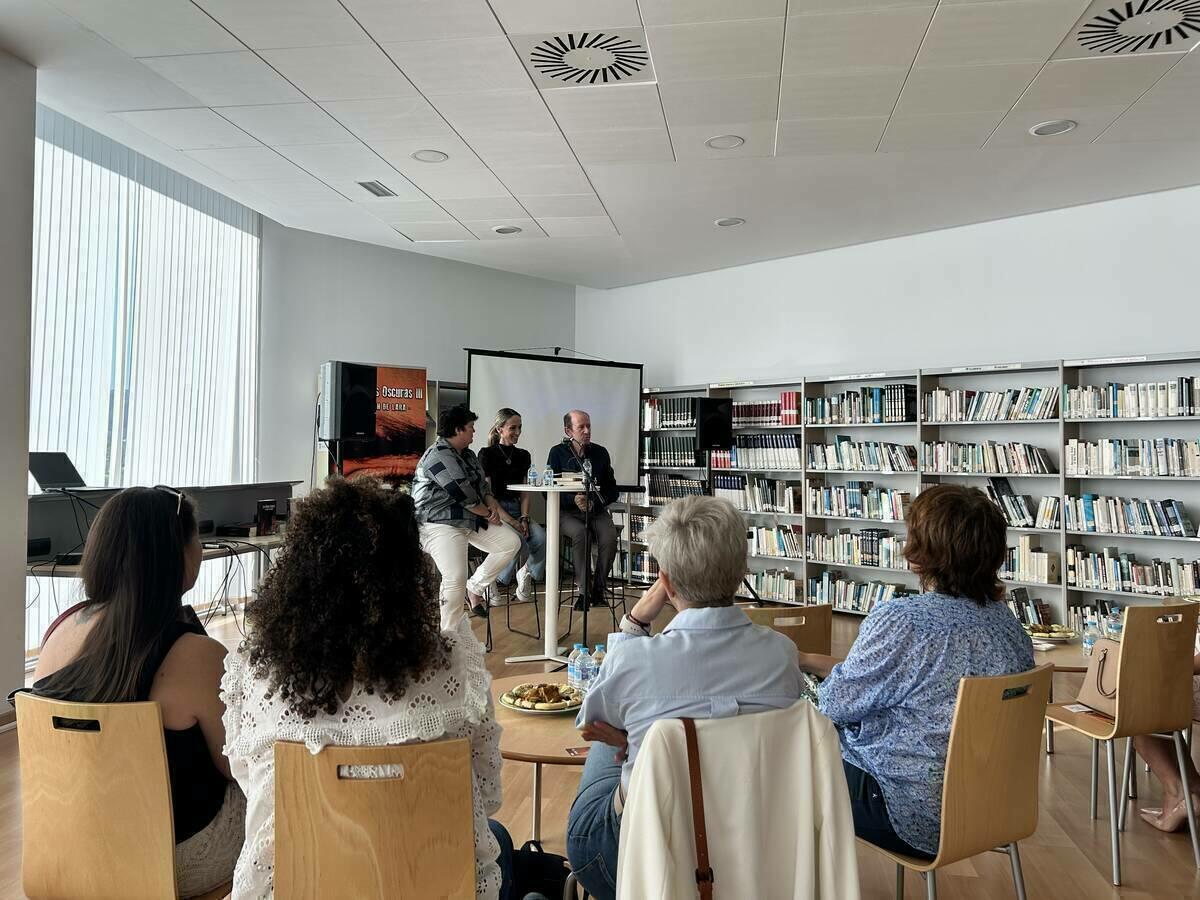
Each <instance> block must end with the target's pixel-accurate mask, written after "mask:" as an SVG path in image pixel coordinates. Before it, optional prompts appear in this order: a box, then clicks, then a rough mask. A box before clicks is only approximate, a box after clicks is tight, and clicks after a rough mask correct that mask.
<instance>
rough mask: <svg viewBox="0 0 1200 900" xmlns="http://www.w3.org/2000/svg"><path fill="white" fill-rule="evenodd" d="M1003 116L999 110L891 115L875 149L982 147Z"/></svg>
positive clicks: (889, 150) (887, 150)
mask: <svg viewBox="0 0 1200 900" xmlns="http://www.w3.org/2000/svg"><path fill="white" fill-rule="evenodd" d="M1003 118H1004V111H1003V110H999V111H991V112H968V113H954V114H951V115H945V116H907V117H903V118H901V117H900V116H892V118H891V119H890V120H888V127H887V131H886V133H885V134H884V136H883V141H882V142H881V143H880V145H879V150H880V152H881V153H891V152H903V151H906V150H942V149H951V148H961V147H976V148H978V147H982V146H983V145H984V142H986V141H987V139H988V136H989V135H991V133H992V130H993V129H994V128H995V127H996V125H998V124H999V122H1000V120H1001V119H1003Z"/></svg>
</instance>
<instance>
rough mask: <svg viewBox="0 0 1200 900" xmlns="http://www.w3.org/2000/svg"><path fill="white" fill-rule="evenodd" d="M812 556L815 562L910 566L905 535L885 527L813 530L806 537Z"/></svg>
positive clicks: (806, 545) (891, 566)
mask: <svg viewBox="0 0 1200 900" xmlns="http://www.w3.org/2000/svg"><path fill="white" fill-rule="evenodd" d="M804 542H805V548H806V550H807V553H808V558H809V559H810V560H812V561H813V562H822V563H832V564H835V565H837V564H840V565H844V566H878V567H879V568H881V569H907V568H908V562H907V561H906V560H905V558H904V538H903V536H900V535H894V534H892V533H891V532H890V531H888V530H887V529H885V528H863V529H862V530H861V531H857V532H855V531H851V530H850V529H848V528H846V529H840V530H838V531H837V532H834V533H832V534H822V533H820V532H809V533H808V535H807V536H806V537H805V541H804Z"/></svg>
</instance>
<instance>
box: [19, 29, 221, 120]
mask: <svg viewBox="0 0 1200 900" xmlns="http://www.w3.org/2000/svg"><path fill="white" fill-rule="evenodd" d="M64 18H65V17H64ZM72 27H76V28H78V26H75V25H73V24H72ZM79 30H82V29H79ZM96 40H97V41H100V39H99V38H96ZM101 43H103V42H102V41H101ZM104 46H105V47H107V46H108V45H107V44H105V45H104ZM109 49H110V50H111V48H109ZM37 87H38V97H42V98H47V102H50V101H49V98H70V101H71V103H72V104H82V105H84V106H85V107H90V108H91V109H93V110H97V109H99V110H104V111H105V112H115V111H118V110H134V109H183V108H187V107H197V106H204V105H205V103H204V101H202V100H201V99H200V98H199V97H195V96H193V95H192V94H189V93H187V92H186V91H184V90H182V89H181V88H180V87H179V86H178V85H176V84H174V83H172V82H170V81H168V80H167V79H166V78H163V77H162V76H161V75H159V74H158V73H157V72H154V71H151V70H150V69H149V68H147V67H146V66H144V65H142V63H141V61H140V60H136V59H131V58H130V57H128V56H126V55H125V54H123V53H118V52H117V51H115V50H113V51H112V52H111V53H109V55H108V58H107V59H105V60H103V61H102V62H91V61H87V62H80V63H78V64H74V63H72V64H64V65H54V66H49V67H46V68H39V69H38V73H37Z"/></svg>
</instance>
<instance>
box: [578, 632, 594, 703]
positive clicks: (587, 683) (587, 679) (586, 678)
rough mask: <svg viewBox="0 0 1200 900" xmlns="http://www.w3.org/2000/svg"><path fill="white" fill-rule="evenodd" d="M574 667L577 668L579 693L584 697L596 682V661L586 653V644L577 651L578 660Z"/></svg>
mask: <svg viewBox="0 0 1200 900" xmlns="http://www.w3.org/2000/svg"><path fill="white" fill-rule="evenodd" d="M575 665H576V666H577V667H578V668H579V693H581V694H582V695H583V696H585V697H586V696H587V692H588V690H589V689H590V688H591V686H592V685H593V684H594V683H595V681H596V661H595V660H594V659H592V655H591V654H590V653H588V648H587V645H586V644H585V645H584V646H583V649H581V650H580V651H579V659H578V661H577V662H576V663H575Z"/></svg>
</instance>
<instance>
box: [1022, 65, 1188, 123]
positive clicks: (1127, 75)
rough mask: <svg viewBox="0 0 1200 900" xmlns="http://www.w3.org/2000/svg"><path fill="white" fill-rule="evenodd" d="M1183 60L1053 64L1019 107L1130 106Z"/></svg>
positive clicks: (1035, 80)
mask: <svg viewBox="0 0 1200 900" xmlns="http://www.w3.org/2000/svg"><path fill="white" fill-rule="evenodd" d="M1179 59H1180V57H1179V56H1177V55H1173V54H1164V53H1153V54H1149V55H1146V56H1125V57H1120V56H1115V57H1106V58H1103V59H1073V60H1051V61H1050V62H1048V63H1046V65H1045V66H1044V67H1043V68H1042V71H1041V72H1040V73H1039V74H1038V77H1037V78H1035V79H1034V82H1033V84H1031V85H1030V86H1029V90H1027V91H1026V92H1025V94H1024V96H1022V97H1021V101H1020V103H1018V104H1017V105H1018V106H1019V107H1020V108H1022V109H1049V108H1055V107H1063V106H1074V107H1080V106H1083V107H1088V106H1128V105H1129V104H1131V103H1133V102H1134V101H1135V100H1137V99H1138V98H1139V97H1140V96H1141V95H1142V94H1144V93H1145V92H1146V91H1148V90H1150V88H1151V87H1153V86H1154V84H1155V82H1157V81H1158V80H1159V79H1160V78H1161V77H1162V76H1163V75H1164V74H1166V72H1167V71H1168V70H1169V69H1170V68H1171V67H1172V66H1173V65H1175V63H1176V62H1178V61H1179Z"/></svg>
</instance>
